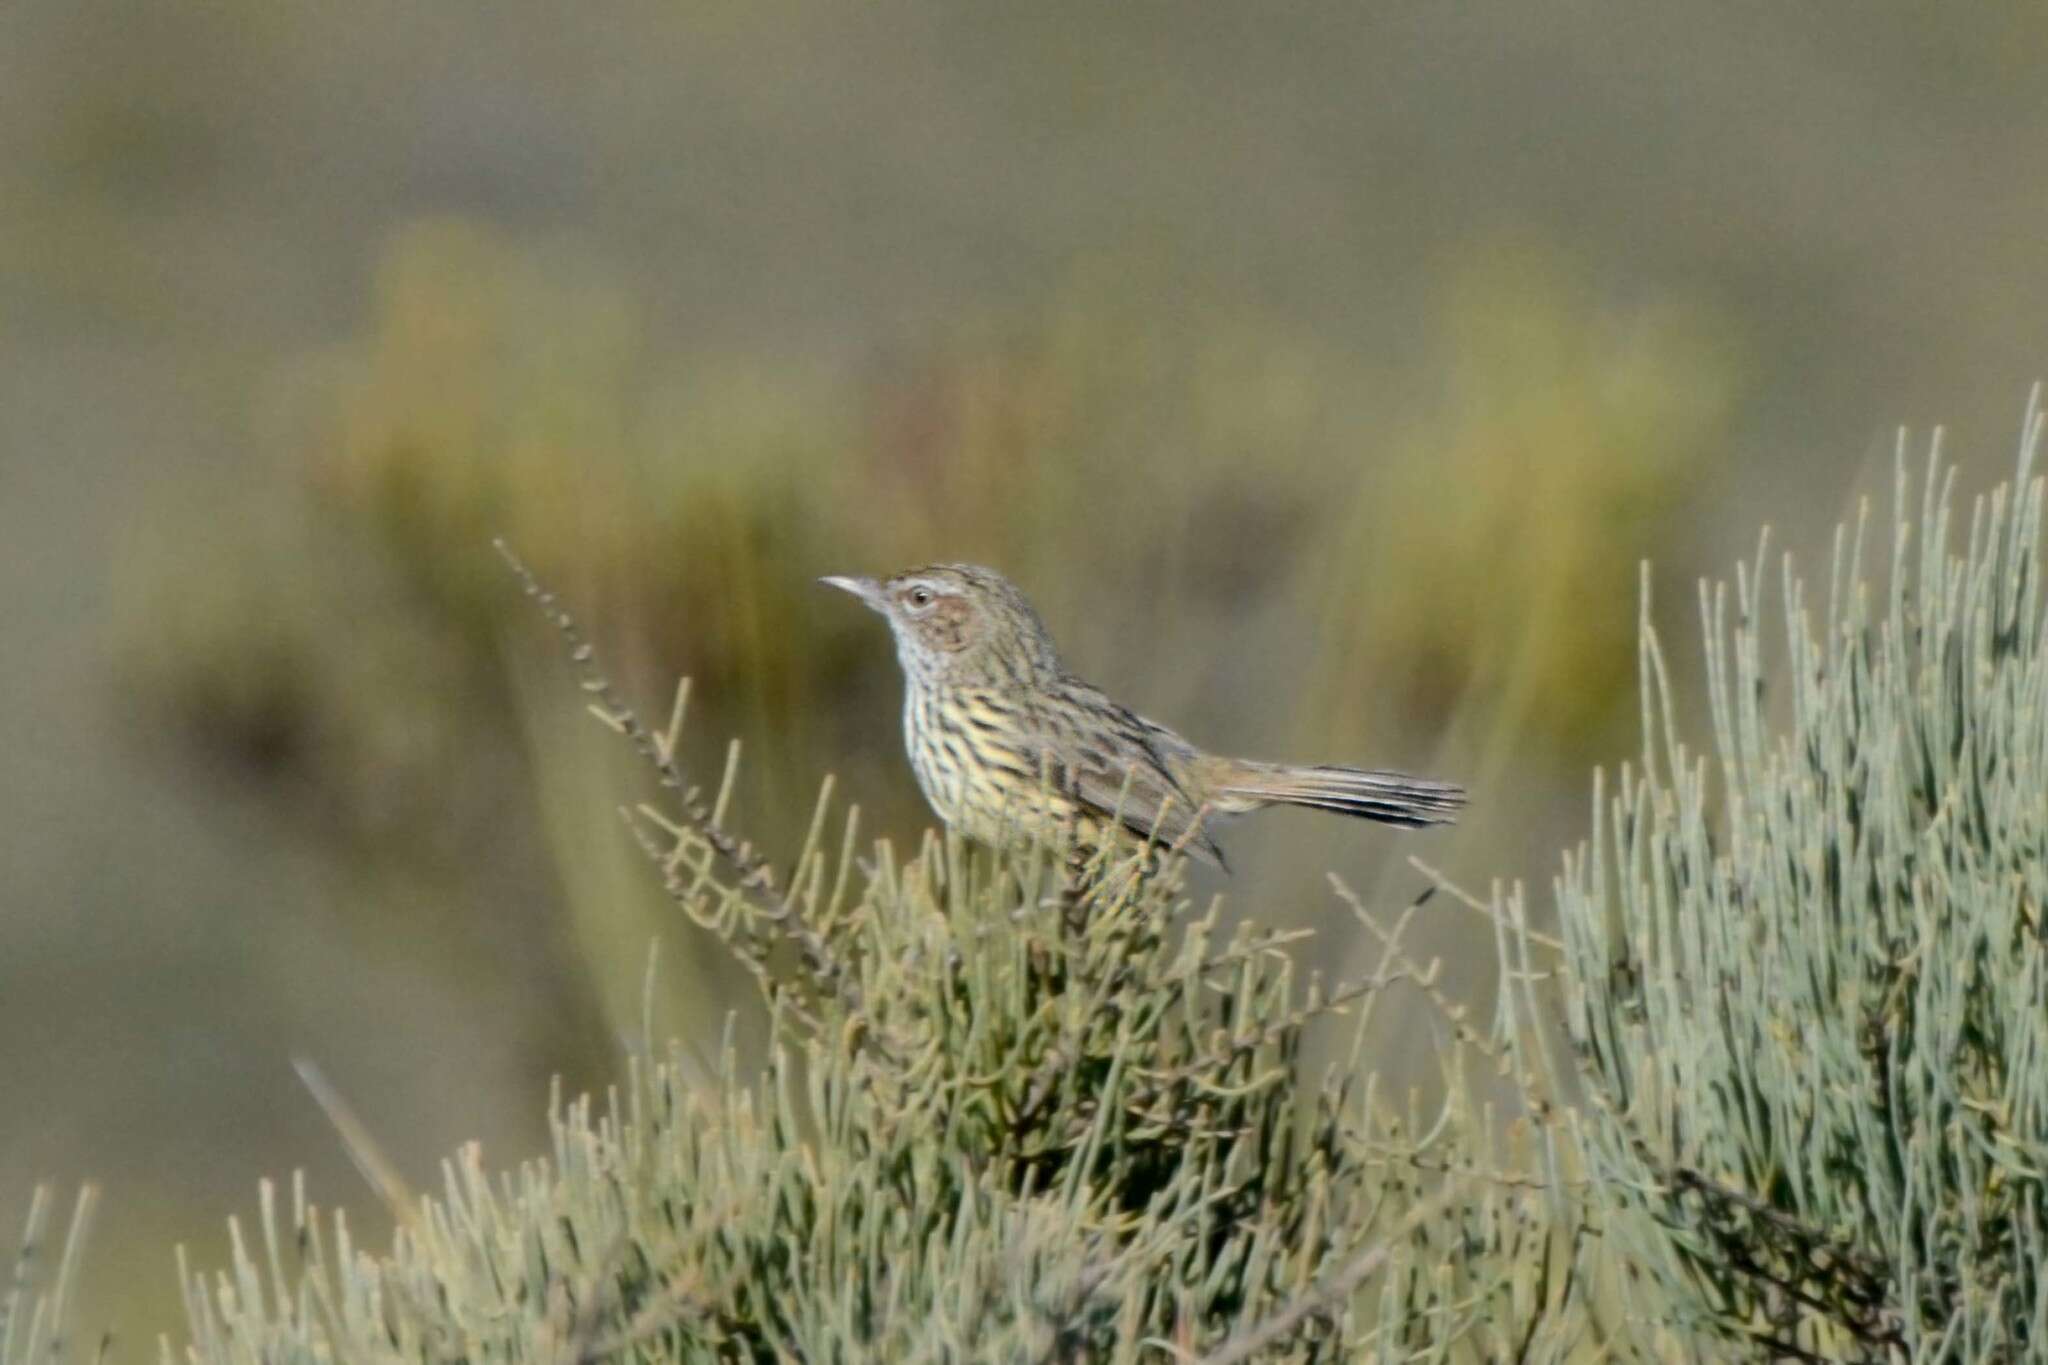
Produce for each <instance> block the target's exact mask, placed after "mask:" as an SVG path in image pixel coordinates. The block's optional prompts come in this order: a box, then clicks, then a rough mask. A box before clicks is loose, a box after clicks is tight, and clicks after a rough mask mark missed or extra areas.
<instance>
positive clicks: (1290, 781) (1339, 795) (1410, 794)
mask: <svg viewBox="0 0 2048 1365" xmlns="http://www.w3.org/2000/svg"><path fill="white" fill-rule="evenodd" d="M1232 767H1233V771H1232V772H1231V773H1230V775H1229V777H1228V779H1227V780H1226V781H1225V782H1224V783H1222V784H1220V793H1221V794H1222V795H1223V796H1224V797H1226V798H1234V799H1236V800H1239V801H1242V802H1244V803H1245V808H1247V809H1249V808H1252V807H1256V806H1263V805H1270V804H1273V803H1276V802H1277V803H1279V804H1282V805H1289V806H1307V807H1310V808H1311V809H1314V810H1329V811H1336V812H1337V813H1339V814H1341V815H1356V816H1359V817H1361V818H1363V819H1367V820H1378V821H1380V822H1381V823H1382V824H1388V825H1407V826H1411V827H1420V826H1425V825H1448V824H1450V823H1451V822H1452V821H1454V820H1455V819H1457V817H1458V812H1459V811H1460V810H1462V809H1464V806H1465V789H1464V788H1463V787H1458V786H1454V785H1452V784H1451V783H1448V782H1432V781H1430V780H1429V779H1427V778H1421V777H1409V776H1408V775H1407V774H1405V773H1390V772H1377V771H1373V770H1369V769H1365V768H1344V767H1338V766H1335V765H1314V766H1309V765H1302V766H1296V765H1293V764H1286V763H1257V762H1244V763H1239V764H1233V765H1232Z"/></svg>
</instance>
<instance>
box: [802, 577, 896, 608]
mask: <svg viewBox="0 0 2048 1365" xmlns="http://www.w3.org/2000/svg"><path fill="white" fill-rule="evenodd" d="M818 581H819V582H820V583H823V584H825V585H826V586H828V587H834V588H837V589H839V590H840V591H841V592H850V593H852V594H853V595H854V596H855V597H858V598H859V599H860V600H861V601H863V602H865V603H867V604H868V607H869V608H870V609H871V610H874V611H882V610H883V609H884V608H883V605H882V585H881V584H880V583H877V582H876V581H875V580H874V579H872V578H839V577H831V578H821V579H819V580H818Z"/></svg>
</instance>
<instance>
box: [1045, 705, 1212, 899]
mask: <svg viewBox="0 0 2048 1365" xmlns="http://www.w3.org/2000/svg"><path fill="white" fill-rule="evenodd" d="M1063 700H1065V701H1066V702H1067V703H1068V705H1067V706H1066V707H1063V708H1061V710H1062V714H1063V715H1066V716H1078V717H1080V718H1081V719H1080V720H1079V721H1078V723H1075V724H1073V725H1072V726H1071V727H1066V726H1063V727H1062V728H1063V729H1065V730H1066V733H1065V734H1063V735H1062V736H1061V739H1062V741H1063V742H1062V743H1060V744H1059V745H1058V750H1059V752H1060V753H1061V754H1063V755H1064V756H1065V757H1066V758H1067V762H1065V763H1063V764H1055V765H1054V769H1053V771H1054V775H1055V780H1056V782H1057V783H1058V785H1059V786H1060V787H1061V788H1062V789H1063V790H1065V791H1066V792H1067V794H1068V795H1069V796H1071V797H1073V798H1074V799H1075V800H1077V801H1079V802H1081V803H1082V804H1083V805H1086V806H1088V807H1090V808H1091V809H1093V810H1096V811H1099V812H1100V813H1102V814H1103V815H1107V816H1113V817H1114V818H1116V819H1117V820H1119V821H1120V822H1121V823H1122V824H1123V825H1124V827H1125V828H1127V829H1129V830H1130V831H1131V832H1132V833H1134V834H1137V835H1139V836H1140V837H1143V838H1148V839H1152V840H1155V841H1156V842H1158V843H1160V844H1162V845H1165V846H1166V847H1168V848H1179V849H1182V850H1184V851H1185V852H1188V853H1192V854H1193V855H1195V856H1196V857H1198V858H1200V859H1202V860H1203V861H1204V862H1207V863H1210V864H1212V865H1213V866H1216V867H1219V868H1223V869H1224V870H1226V871H1227V870H1228V869H1229V865H1228V864H1227V863H1225V862H1224V860H1223V850H1222V848H1220V847H1219V846H1218V845H1217V843H1216V841H1215V839H1213V838H1211V837H1210V835H1209V832H1208V830H1207V829H1206V828H1204V827H1203V826H1202V825H1201V824H1200V823H1198V822H1200V821H1202V820H1204V819H1205V818H1206V817H1207V816H1208V815H1209V814H1211V812H1209V811H1205V810H1203V809H1202V808H1201V807H1200V805H1199V804H1198V803H1197V802H1196V800H1195V799H1194V797H1192V796H1191V795H1189V793H1188V791H1187V789H1186V788H1185V787H1184V786H1183V785H1182V784H1181V780H1180V778H1179V777H1177V776H1176V775H1175V767H1176V766H1178V765H1177V764H1176V762H1175V760H1176V759H1179V758H1184V757H1189V756H1192V754H1193V749H1192V746H1190V745H1189V744H1188V742H1187V741H1186V740H1184V739H1182V738H1181V737H1180V736H1179V735H1176V734H1174V733H1173V731H1171V730H1168V729H1167V728H1166V727H1164V726H1162V725H1157V724H1155V723H1153V722H1152V721H1149V720H1146V719H1145V718H1144V717H1143V716H1140V715H1138V714H1136V713H1135V712H1133V711H1131V710H1130V709H1128V708H1127V707H1124V706H1121V705H1119V704H1118V703H1116V702H1114V701H1111V700H1110V699H1109V697H1108V696H1106V695H1104V694H1103V693H1102V692H1100V691H1099V690H1097V689H1096V688H1094V687H1091V686H1089V685H1088V684H1086V683H1082V682H1078V681H1075V680H1072V679H1069V680H1068V682H1067V685H1066V688H1065V696H1064V698H1063Z"/></svg>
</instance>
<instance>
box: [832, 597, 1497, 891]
mask: <svg viewBox="0 0 2048 1365" xmlns="http://www.w3.org/2000/svg"><path fill="white" fill-rule="evenodd" d="M819 581H820V582H823V583H829V584H831V585H832V586H833V587H835V588H841V589H844V590H845V591H847V592H850V593H852V594H853V595H854V596H855V597H858V598H860V600H861V601H863V602H865V603H867V604H868V606H870V607H872V608H873V609H874V610H876V611H878V612H880V613H881V614H882V615H883V616H884V617H886V618H887V619H888V622H889V629H890V630H891V631H893V632H894V633H895V636H896V657H897V659H898V660H899V661H900V662H901V663H902V665H903V678H904V683H905V691H904V697H903V737H904V742H905V744H906V745H907V746H908V748H909V750H910V766H911V768H912V769H913V770H914V771H915V772H916V773H917V784H918V786H920V787H922V788H923V789H924V794H925V799H926V800H928V801H930V802H931V805H932V809H933V810H935V811H937V812H938V813H939V818H940V819H942V820H944V821H945V822H946V823H947V824H948V825H951V826H952V827H953V828H955V829H957V830H959V831H960V832H962V833H963V834H966V835H968V836H969V837H971V838H975V839H979V840H981V841H983V842H985V843H992V842H996V841H998V840H999V839H1000V838H1001V837H1002V835H1003V833H1004V832H1005V831H1006V830H1015V829H1020V828H1021V829H1023V830H1026V831H1027V832H1030V833H1033V834H1036V835H1038V836H1039V837H1045V836H1047V835H1049V834H1051V833H1053V832H1054V831H1056V830H1062V829H1065V830H1071V831H1072V833H1073V835H1074V837H1075V838H1076V840H1077V842H1078V843H1079V844H1080V845H1081V846H1082V847H1092V846H1095V845H1096V844H1098V843H1099V841H1100V840H1101V839H1102V837H1103V835H1104V833H1105V832H1106V831H1110V830H1111V827H1112V825H1113V824H1116V825H1121V826H1122V827H1123V828H1124V829H1126V830H1128V831H1130V832H1131V833H1132V834H1135V835H1138V836H1140V837H1142V838H1149V839H1156V840H1157V841H1158V842H1160V843H1163V844H1165V845H1167V846H1169V847H1180V848H1184V849H1186V850H1187V851H1189V852H1192V853H1194V854H1196V855H1198V856H1200V857H1203V858H1205V859H1207V860H1208V861H1210V862H1212V863H1214V864H1216V865H1217V866H1219V867H1221V866H1223V865H1224V862H1223V850H1222V849H1221V848H1219V847H1218V846H1217V844H1216V841H1215V838H1214V837H1213V836H1212V834H1211V833H1210V828H1211V825H1212V824H1213V822H1214V821H1215V819H1216V817H1218V816H1224V815H1238V814H1242V813H1243V812H1245V811H1253V810H1258V809H1260V808H1262V807H1265V806H1271V805H1290V806H1310V807H1313V808H1315V809H1317V810H1330V811H1337V812H1340V813H1342V814H1344V815H1357V816H1363V817H1364V818H1366V819H1368V820H1378V821H1382V822H1383V823H1386V824H1390V825H1409V826H1421V825H1442V824H1449V823H1450V822H1451V821H1452V820H1453V819H1454V818H1455V817H1456V813H1457V811H1458V810H1459V808H1461V807H1462V806H1463V805H1464V804H1465V793H1464V791H1463V790H1462V789H1461V788H1458V787H1455V786H1451V785H1449V784H1448V783H1443V782H1430V781H1425V780H1423V779H1420V778H1414V777H1407V776H1404V775H1402V774H1400V773H1392V772H1374V771H1371V770H1368V769H1364V768H1346V767H1337V766H1332V765H1325V764H1317V765H1296V764H1291V763H1262V762H1258V761H1257V760H1254V759H1243V758H1221V757H1218V756H1217V755H1215V754H1209V753H1204V752H1203V751H1202V750H1200V749H1197V748H1196V747H1195V746H1194V745H1192V744H1190V743H1188V741H1186V740H1185V739H1182V738H1181V737H1180V736H1179V735H1177V734H1175V733H1174V732H1173V731H1172V730H1169V729H1167V728H1166V727H1165V726H1163V725H1160V724H1158V723H1157V722H1154V721H1149V720H1146V719H1145V718H1144V717H1143V716H1140V715H1138V714H1137V713H1135V712H1133V711H1131V710H1129V709H1128V708H1126V707H1123V706H1120V705H1118V704H1117V703H1116V702H1114V701H1112V700H1110V698H1109V697H1107V696H1106V695H1104V694H1103V693H1102V691H1101V690H1100V689H1098V688H1095V687H1092V686H1090V685H1089V684H1087V683H1085V682H1082V681H1081V680H1080V679H1079V678H1077V677H1075V676H1074V675H1073V674H1071V673H1069V672H1068V671H1067V670H1066V666H1065V665H1064V664H1062V663H1061V662H1060V657H1059V653H1058V651H1056V650H1055V649H1054V648H1053V643H1052V637H1051V636H1050V635H1048V634H1047V633H1046V629H1045V624H1044V622H1042V621H1040V620H1039V618H1038V613H1037V612H1036V611H1034V610H1032V608H1031V603H1030V602H1028V601H1026V600H1025V597H1024V594H1023V593H1021V592H1019V591H1018V590H1017V588H1016V587H1015V586H1014V585H1013V584H1012V583H1011V582H1010V581H1009V580H1008V579H1007V578H1004V577H1003V576H1002V575H1001V574H999V573H997V572H995V571H994V570H993V569H984V568H980V567H978V566H976V565H972V564H936V565H932V566H930V567H928V568H922V569H907V570H905V571H904V572H902V573H899V574H897V575H896V576H895V577H893V578H890V579H887V580H885V581H877V580H875V579H872V578H825V579H821V580H819Z"/></svg>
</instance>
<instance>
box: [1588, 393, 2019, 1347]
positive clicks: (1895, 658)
mask: <svg viewBox="0 0 2048 1365" xmlns="http://www.w3.org/2000/svg"><path fill="white" fill-rule="evenodd" d="M2040 428H2041V419H2040V416H2039V413H2038V410H2037V409H2035V408H2031V407H2030V410H2029V416H2028V421H2027V430H2026V433H2025V439H2024V441H2023V444H2022V456H2021V462H2020V468H2019V477H2018V480H2017V482H2016V483H2015V484H2014V485H2012V486H2010V487H2005V488H2001V489H1999V490H1998V491H1997V492H1995V493H1993V494H1992V495H1991V496H1990V497H1989V498H1986V499H1980V500H1979V501H1978V502H1977V503H1976V504H1975V506H1974V507H1973V509H1972V512H1971V515H1970V518H1969V523H1968V529H1967V534H1966V535H1964V536H1963V538H1962V539H1961V540H1960V541H1958V540H1957V538H1956V531H1955V528H1954V527H1953V525H1952V518H1951V513H1950V506H1951V497H1952V485H1953V472H1952V471H1950V470H1945V469H1944V468H1943V467H1942V466H1941V464H1940V461H1939V457H1938V446H1937V454H1936V456H1934V457H1932V458H1931V459H1930V462H1929V466H1928V472H1927V475H1926V480H1925V483H1924V485H1923V486H1922V487H1921V489H1920V490H1919V492H1918V494H1917V495H1916V494H1915V492H1914V491H1913V489H1912V488H1911V485H1910V481H1909V480H1908V478H1907V476H1906V473H1905V463H1904V457H1903V453H1902V454H1901V459H1900V466H1899V474H1898V480H1897V491H1896V501H1895V504H1894V510H1893V517H1892V521H1893V535H1892V537H1891V541H1892V543H1891V554H1890V574H1889V578H1888V579H1887V580H1885V581H1883V582H1882V583H1876V584H1874V583H1873V582H1871V580H1870V579H1869V578H1867V577H1866V575H1865V573H1864V569H1863V561H1864V557H1865V551H1866V542H1867V541H1868V540H1870V539H1872V538H1873V537H1871V536H1870V534H1869V532H1870V526H1869V516H1868V513H1867V511H1866V514H1865V516H1864V519H1863V520H1862V521H1860V522H1859V523H1858V524H1857V526H1856V527H1855V529H1854V531H1853V532H1848V531H1845V532H1844V533H1842V535H1841V536H1840V537H1839V538H1838V539H1837V541H1836V545H1835V552H1834V562H1833V571H1832V575H1831V578H1830V580H1829V586H1828V591H1827V595H1826V597H1825V598H1822V599H1816V598H1815V597H1813V596H1812V595H1811V594H1810V593H1809V591H1808V590H1807V588H1806V586H1805V585H1804V584H1803V583H1802V582H1801V581H1800V580H1799V578H1798V577H1797V576H1796V575H1795V574H1794V573H1793V572H1792V570H1791V567H1790V565H1789V562H1788V564H1787V566H1786V568H1785V569H1784V571H1783V573H1782V576H1781V578H1780V586H1779V590H1778V591H1777V592H1776V593H1773V592H1772V591H1771V590H1770V589H1769V588H1768V587H1767V586H1766V583H1767V575H1766V572H1765V567H1764V557H1763V553H1762V552H1761V551H1759V554H1758V558H1757V562H1756V564H1755V565H1754V566H1751V567H1745V568H1744V569H1743V571H1742V572H1741V574H1740V575H1739V576H1738V578H1737V581H1736V588H1735V593H1734V596H1733V600H1732V604H1731V599H1730V597H1729V594H1728V593H1727V591H1726V590H1725V588H1715V589H1712V590H1711V591H1709V590H1706V589H1703V590H1702V595H1701V605H1702V609H1703V611H1704V612H1705V616H1706V623H1707V673H1708V688H1707V699H1708V702H1709V704H1710V707H1711V712H1712V726H1713V742H1712V748H1711V750H1709V751H1708V752H1706V753H1699V752H1695V751H1693V750H1691V749H1689V748H1688V747H1687V746H1686V745H1685V744H1684V742H1683V741H1682V740H1681V739H1680V737H1679V734H1678V732H1677V727H1676V724H1675V722H1674V720H1673V716H1674V713H1675V711H1676V709H1677V708H1676V701H1675V698H1674V695H1673V689H1672V687H1671V684H1670V681H1669V679H1668V677H1667V676H1666V673H1665V669H1664V664H1663V660H1662V656H1661V654H1660V653H1659V650H1658V647H1657V641H1656V637H1655V635H1654V634H1653V633H1652V632H1651V631H1650V630H1649V628H1648V626H1647V623H1646V624H1645V627H1644V630H1643V636H1642V638H1643V656H1642V657H1643V679H1644V681H1643V689H1644V691H1643V696H1644V724H1645V733H1646V735H1647V736H1648V743H1647V744H1646V745H1645V749H1644V757H1643V761H1642V764H1641V766H1640V767H1639V768H1627V769H1624V770H1623V771H1622V773H1621V778H1620V782H1619V790H1618V792H1617V793H1616V794H1615V795H1614V797H1613V799H1612V800H1611V801H1609V800H1606V799H1604V798H1602V797H1599V796H1596V799H1595V810H1594V833H1593V837H1592V840H1591V842H1590V844H1589V845H1588V846H1587V847H1586V848H1585V849H1583V850H1581V851H1580V852H1579V853H1578V854H1577V855H1576V856H1574V857H1572V858H1571V859H1569V860H1568V862H1567V864H1566V868H1565V873H1564V876H1563V878H1562V880H1561V883H1560V908H1561V914H1562V920H1563V925H1564V929H1565V935H1566V938H1567V940H1568V945H1569V966H1570V969H1571V970H1570V971H1569V972H1568V974H1567V980H1568V981H1569V983H1570V990H1569V997H1570V1000H1569V1013H1570V1019H1571V1027H1572V1030H1573V1033H1574V1036H1575V1040H1576V1042H1577V1043H1578V1045H1579V1048H1580V1051H1581V1057H1582V1061H1583V1065H1584V1069H1585V1073H1586V1077H1587V1080H1588V1087H1587V1089H1588V1093H1589V1098H1590V1100H1591V1104H1590V1106H1589V1113H1588V1116H1587V1126H1586V1130H1585V1131H1586V1132H1587V1134H1588V1137H1589V1142H1588V1150H1587V1164H1588V1168H1589V1169H1590V1170H1591V1171H1592V1172H1593V1174H1594V1175H1595V1177H1596V1181H1595V1188H1596V1189H1597V1190H1598V1191H1599V1193H1600V1196H1601V1201H1602V1202H1603V1203H1604V1204H1606V1206H1607V1207H1608V1208H1609V1210H1610V1211H1611V1212H1610V1215H1609V1216H1607V1217H1604V1218H1603V1219H1602V1220H1601V1221H1602V1222H1603V1224H1604V1225H1605V1226H1606V1227H1607V1228H1608V1231H1609V1234H1610V1237H1611V1238H1625V1244H1626V1246H1627V1248H1628V1250H1627V1253H1626V1254H1627V1255H1628V1256H1629V1258H1630V1259H1631V1261H1632V1262H1633V1263H1634V1264H1635V1266H1636V1267H1637V1268H1638V1270H1639V1272H1640V1273H1642V1274H1644V1275H1646V1276H1647V1277H1649V1278H1651V1279H1653V1280H1654V1281H1655V1282H1656V1283H1657V1285H1658V1287H1659V1289H1660V1290H1661V1291H1662V1293H1663V1294H1664V1295H1666V1296H1668V1297H1669V1299H1670V1300H1671V1302H1672V1303H1673V1305H1674V1306H1675V1307H1676V1308H1677V1309H1678V1310H1679V1312H1680V1313H1681V1314H1682V1318H1683V1320H1684V1321H1685V1322H1687V1323H1689V1324H1692V1325H1694V1326H1695V1327H1697V1328H1699V1329H1701V1330H1710V1331H1712V1332H1714V1333H1717V1334H1722V1335H1724V1336H1726V1337H1727V1338H1728V1339H1729V1340H1731V1341H1736V1340H1739V1341H1747V1342H1749V1343H1751V1344H1752V1345H1753V1346H1754V1347H1755V1348H1756V1349H1757V1350H1758V1351H1759V1353H1769V1354H1772V1355H1779V1356H1784V1357H1793V1358H1806V1359H1827V1360H1872V1361H1878V1360H1884V1361H1892V1360H1915V1361H1934V1360H1956V1361H2017V1360H2041V1359H2048V1290H2044V1283H2048V1189H2044V1180H2048V923H2044V920H2043V906H2044V905H2048V653H2044V651H2043V647H2042V646H2043V637H2042V605H2043V604H2042V598H2041V593H2040V568H2041V559H2040V548H2041V546H2040V535H2041V512H2042V486H2041V482H2040V480H2038V479H2034V478H2030V476H2029V462H2030V460H2031V456H2032V453H2033V449H2034V446H2035V444H2036V442H2037V440H2038V438H2039V435H2040ZM1916 504H1917V506H1916ZM1774 598H1775V600H1776V607H1775V610H1774V609H1773V599H1774ZM1731 605H1732V608H1733V612H1734V619H1733V621H1732V623H1731V621H1730V619H1729V613H1730V608H1731ZM1772 618H1776V619H1772ZM1773 641H1777V642H1779V643H1778V644H1777V646H1776V648H1775V649H1773V648H1772V643H1771V642H1773ZM1774 715H1776V716H1780V717H1782V720H1781V721H1778V722H1776V723H1773V721H1772V720H1771V719H1769V718H1770V717H1772V716H1774Z"/></svg>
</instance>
